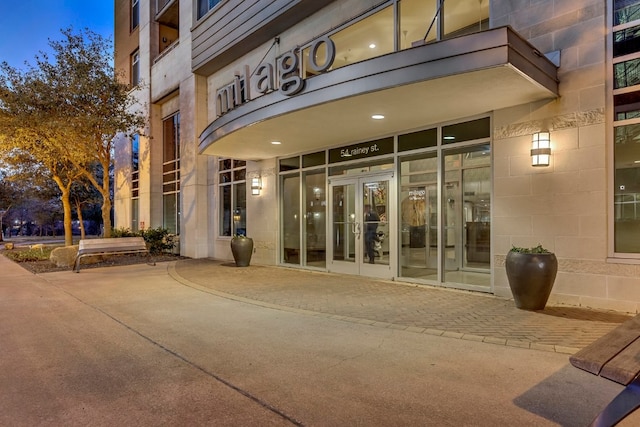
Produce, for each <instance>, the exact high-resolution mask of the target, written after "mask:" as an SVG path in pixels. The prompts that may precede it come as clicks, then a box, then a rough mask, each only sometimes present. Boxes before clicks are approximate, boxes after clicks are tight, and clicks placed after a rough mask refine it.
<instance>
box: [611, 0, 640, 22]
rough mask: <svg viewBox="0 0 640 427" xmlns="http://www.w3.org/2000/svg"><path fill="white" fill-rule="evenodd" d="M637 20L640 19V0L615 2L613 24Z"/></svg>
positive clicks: (617, 0)
mask: <svg viewBox="0 0 640 427" xmlns="http://www.w3.org/2000/svg"><path fill="white" fill-rule="evenodd" d="M637 20H640V2H639V1H638V0H615V1H614V2H613V25H621V24H626V23H627V22H633V21H637Z"/></svg>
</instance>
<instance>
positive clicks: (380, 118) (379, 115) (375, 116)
mask: <svg viewBox="0 0 640 427" xmlns="http://www.w3.org/2000/svg"><path fill="white" fill-rule="evenodd" d="M371 118H372V119H373V120H382V119H384V116H383V115H382V114H374V115H373V116H371Z"/></svg>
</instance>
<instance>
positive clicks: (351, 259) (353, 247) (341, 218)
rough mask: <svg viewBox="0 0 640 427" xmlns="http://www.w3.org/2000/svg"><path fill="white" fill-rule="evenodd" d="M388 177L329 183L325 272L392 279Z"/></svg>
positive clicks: (392, 250) (392, 257)
mask: <svg viewBox="0 0 640 427" xmlns="http://www.w3.org/2000/svg"><path fill="white" fill-rule="evenodd" d="M391 180H392V176H391V175H389V174H385V175H384V176H376V177H371V178H347V179H332V183H331V185H330V191H331V193H330V194H331V209H330V215H331V217H330V224H331V225H330V227H331V230H330V234H331V236H330V240H331V243H330V248H331V255H330V265H329V266H328V269H329V271H333V272H340V273H347V274H362V275H366V276H372V277H386V278H391V277H393V272H392V264H394V262H393V260H394V253H395V249H394V248H395V246H396V243H395V237H394V236H393V234H395V233H391V230H393V228H392V227H390V224H389V222H390V219H391V217H392V206H391V203H390V200H391V195H390V194H389V193H390V190H391V189H392V187H391V185H390V183H391Z"/></svg>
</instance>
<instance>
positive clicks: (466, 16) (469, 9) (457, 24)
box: [442, 0, 489, 38]
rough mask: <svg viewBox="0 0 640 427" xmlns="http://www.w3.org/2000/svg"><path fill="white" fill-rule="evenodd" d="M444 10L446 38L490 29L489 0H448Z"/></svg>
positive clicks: (443, 19)
mask: <svg viewBox="0 0 640 427" xmlns="http://www.w3.org/2000/svg"><path fill="white" fill-rule="evenodd" d="M443 9H444V14H443V16H442V21H443V22H444V37H445V38H451V37H457V36H462V35H465V34H471V33H477V32H479V31H482V30H486V29H488V28H489V1H488V0H484V1H482V0H480V1H469V0H447V1H446V2H444V5H443Z"/></svg>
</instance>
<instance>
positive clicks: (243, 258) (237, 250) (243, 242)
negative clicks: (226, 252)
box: [231, 237, 253, 267]
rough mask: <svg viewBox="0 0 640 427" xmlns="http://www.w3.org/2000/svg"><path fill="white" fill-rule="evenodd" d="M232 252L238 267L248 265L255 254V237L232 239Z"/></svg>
mask: <svg viewBox="0 0 640 427" xmlns="http://www.w3.org/2000/svg"><path fill="white" fill-rule="evenodd" d="M231 253H232V254H233V259H234V261H235V262H236V266H237V267H248V266H249V263H250V262H251V255H252V254H253V239H252V238H250V237H234V238H233V239H231Z"/></svg>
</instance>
